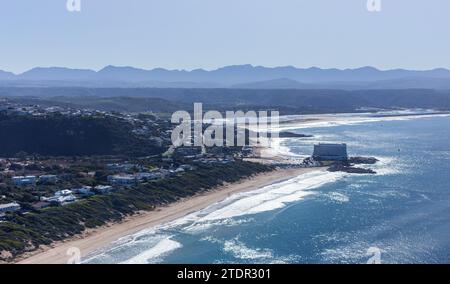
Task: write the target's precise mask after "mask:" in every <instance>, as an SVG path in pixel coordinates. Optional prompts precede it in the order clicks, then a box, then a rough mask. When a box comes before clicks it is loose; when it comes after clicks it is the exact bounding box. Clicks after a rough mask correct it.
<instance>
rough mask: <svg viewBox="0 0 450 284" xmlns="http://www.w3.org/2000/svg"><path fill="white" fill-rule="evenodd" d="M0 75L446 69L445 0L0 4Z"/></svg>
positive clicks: (44, 0)
mask: <svg viewBox="0 0 450 284" xmlns="http://www.w3.org/2000/svg"><path fill="white" fill-rule="evenodd" d="M4 2H5V3H3V2H2V3H1V9H0V31H1V35H2V36H3V39H2V43H1V44H0V58H1V61H0V70H5V71H11V72H14V73H22V72H24V71H26V70H29V69H31V68H33V67H37V66H41V67H48V66H61V67H68V68H82V69H94V70H99V69H101V68H103V67H104V66H107V65H116V66H133V67H137V68H144V69H152V68H158V67H162V68H167V69H187V70H192V69H196V68H203V69H206V70H212V69H216V68H219V67H222V66H227V65H239V64H252V65H258V66H259V65H262V66H268V67H274V66H287V65H289V66H296V67H301V68H308V67H312V66H317V67H320V68H339V69H346V68H358V67H362V66H373V67H376V68H379V69H382V70H386V69H396V68H404V69H413V70H426V69H434V68H447V69H450V57H449V56H448V50H450V37H448V34H449V28H450V17H448V12H449V11H450V2H449V1H447V0H430V1H421V0H395V1H393V0H382V5H383V6H382V11H381V12H379V13H370V12H368V11H367V10H366V0H346V1H330V0H285V1H275V0H246V1H242V0H227V1H225V0H217V1H206V0H164V1H162V0H131V1H120V0H96V1H90V0H81V2H82V11H81V12H79V13H70V12H68V11H67V10H66V0H40V1H29V0H15V1H4Z"/></svg>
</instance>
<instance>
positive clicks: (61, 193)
mask: <svg viewBox="0 0 450 284" xmlns="http://www.w3.org/2000/svg"><path fill="white" fill-rule="evenodd" d="M71 194H72V190H69V189H64V190H58V191H57V192H55V196H68V195H71Z"/></svg>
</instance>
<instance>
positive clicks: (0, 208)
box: [0, 202, 20, 213]
mask: <svg viewBox="0 0 450 284" xmlns="http://www.w3.org/2000/svg"><path fill="white" fill-rule="evenodd" d="M17 210H20V205H19V204H17V203H16V202H12V203H8V204H0V213H5V212H14V211H17Z"/></svg>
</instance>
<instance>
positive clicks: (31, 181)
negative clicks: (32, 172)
mask: <svg viewBox="0 0 450 284" xmlns="http://www.w3.org/2000/svg"><path fill="white" fill-rule="evenodd" d="M12 182H13V184H15V185H20V186H24V185H35V184H36V176H16V177H13V178H12Z"/></svg>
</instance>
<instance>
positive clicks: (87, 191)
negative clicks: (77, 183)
mask: <svg viewBox="0 0 450 284" xmlns="http://www.w3.org/2000/svg"><path fill="white" fill-rule="evenodd" d="M113 191H114V188H113V187H112V186H110V185H98V186H96V187H92V186H82V187H79V188H74V189H64V190H59V191H57V192H55V194H54V195H53V196H51V197H42V198H41V202H38V203H37V204H35V205H34V207H35V209H42V208H45V207H47V206H50V205H51V204H58V205H66V204H70V203H73V202H75V201H77V200H78V199H79V198H80V197H81V198H83V197H89V196H93V195H95V194H97V193H99V194H108V193H111V192H113Z"/></svg>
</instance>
